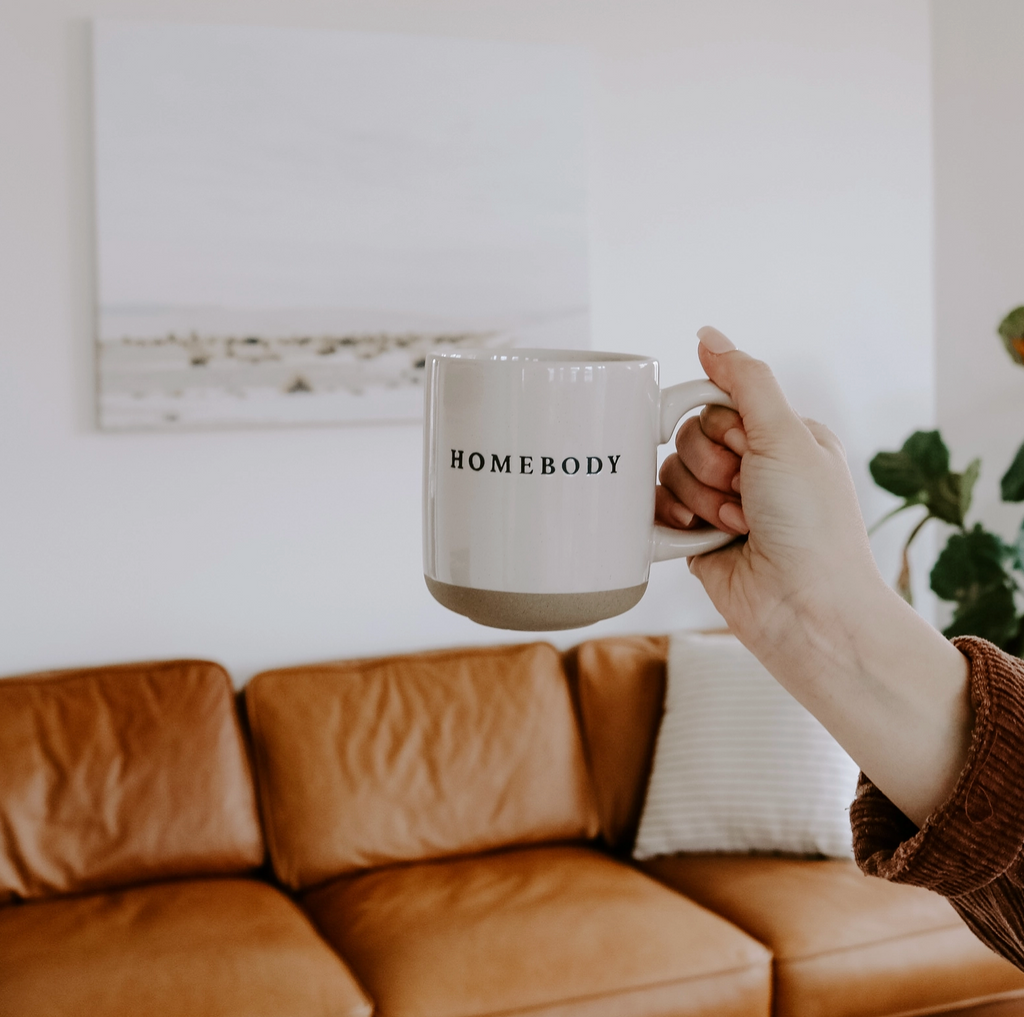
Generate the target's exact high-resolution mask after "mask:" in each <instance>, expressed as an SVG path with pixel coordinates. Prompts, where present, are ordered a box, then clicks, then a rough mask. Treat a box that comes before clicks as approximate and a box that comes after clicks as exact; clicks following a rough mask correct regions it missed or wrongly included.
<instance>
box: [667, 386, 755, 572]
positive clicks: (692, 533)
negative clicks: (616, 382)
mask: <svg viewBox="0 0 1024 1017" xmlns="http://www.w3.org/2000/svg"><path fill="white" fill-rule="evenodd" d="M707 405H712V406H728V407H729V409H731V410H734V409H736V404H735V403H734V402H733V401H732V400H731V399H730V398H729V397H728V396H727V395H726V394H725V393H724V392H723V391H722V390H721V389H720V388H719V387H718V386H717V385H715V384H714V383H713V382H710V381H707V380H706V379H704V378H699V379H697V380H696V381H684V382H683V383H682V384H681V385H671V386H669V387H668V388H665V389H662V390H661V418H660V426H661V435H660V441H661V444H662V445H664V444H665V443H666V442H668V441H671V440H672V435H673V434H675V431H676V426H677V425H678V424H679V421H680V420H681V419H682V418H683V414H685V413H689V412H690V410H695V409H696V408H697V407H698V406H707ZM735 539H736V534H734V533H726V532H724V531H723V530H716V529H715V528H714V527H713V526H702V527H701V528H700V529H698V530H675V529H673V528H672V527H671V526H661V525H660V524H658V523H655V524H654V527H653V532H652V534H651V561H668V560H669V559H671V558H688V557H689V556H690V555H692V554H704V553H705V552H706V551H715V550H717V549H718V548H720V547H724V546H725V545H726V544H728V543H730V542H731V541H733V540H735Z"/></svg>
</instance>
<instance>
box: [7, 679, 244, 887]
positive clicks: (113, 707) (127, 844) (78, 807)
mask: <svg viewBox="0 0 1024 1017" xmlns="http://www.w3.org/2000/svg"><path fill="white" fill-rule="evenodd" d="M262 859H263V838H262V834H261V832H260V826H259V818H258V815H257V812H256V797H255V790H254V787H253V781H252V774H251V771H250V769H249V764H248V760H247V758H246V753H245V746H244V744H243V741H242V732H241V727H240V724H239V719H238V714H237V712H236V709H235V702H234V697H233V692H232V689H231V683H230V681H229V679H228V676H227V674H226V673H225V672H224V670H223V669H222V668H220V667H219V666H218V665H216V664H210V663H206V662H204V661H171V662H164V663H154V664H129V665H122V666H118V667H105V668H92V669H89V670H78V671H63V672H51V673H47V674H43V675H30V676H26V677H23V678H7V679H4V680H2V681H0V897H7V898H10V897H21V898H25V899H33V898H41V897H51V896H56V895H59V894H67V893H79V892H83V891H87V890H96V889H103V888H109V887H115V886H121V885H125V884H129V883H136V882H142V881H145V880H151V879H160V878H165V877H172V876H187V875H213V874H221V873H238V872H243V871H246V870H249V869H253V868H256V867H257V866H259V864H260V863H261V861H262Z"/></svg>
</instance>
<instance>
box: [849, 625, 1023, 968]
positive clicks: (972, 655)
mask: <svg viewBox="0 0 1024 1017" xmlns="http://www.w3.org/2000/svg"><path fill="white" fill-rule="evenodd" d="M953 642H954V645H955V646H956V647H957V648H958V649H959V650H960V651H961V652H962V653H963V654H964V655H965V656H966V657H967V659H968V660H969V661H970V665H971V700H972V703H973V705H974V710H975V724H974V733H973V736H972V739H971V746H970V750H969V752H968V756H967V762H966V764H965V765H964V769H963V772H962V773H961V774H960V777H959V779H958V780H957V783H956V785H955V787H954V788H953V791H952V793H951V794H950V796H949V798H948V799H947V801H946V802H944V803H943V804H942V805H941V806H940V807H939V808H938V809H936V810H935V811H934V812H933V813H932V814H931V815H930V816H929V817H928V819H927V820H926V821H925V824H924V826H923V827H921V829H920V830H918V828H917V827H916V826H915V825H914V824H913V823H912V822H911V821H910V820H909V819H908V818H907V817H906V816H905V815H903V813H902V812H900V810H899V809H897V808H896V806H895V805H893V804H892V802H890V801H889V799H888V798H886V797H885V795H883V794H882V793H881V791H879V790H878V788H876V787H875V786H874V784H872V783H871V781H869V780H868V779H867V777H865V776H864V775H863V774H861V777H860V783H859V785H858V787H857V797H856V799H855V800H854V802H853V805H852V806H851V808H850V822H851V824H852V826H853V847H854V856H855V857H856V859H857V864H858V865H859V866H860V867H861V869H863V870H864V872H866V873H868V874H869V875H873V876H881V877H882V878H884V879H889V880H892V881H893V882H896V883H913V884H915V885H916V886H924V887H927V888H928V889H929V890H935V891H936V892H937V893H940V894H942V895H943V896H944V897H948V898H949V901H950V903H951V904H952V905H953V907H954V908H956V910H957V911H958V912H959V913H960V915H961V916H962V917H963V919H964V921H965V922H966V923H967V924H968V926H970V928H971V929H972V930H973V931H974V932H975V934H976V935H977V936H978V937H979V938H980V939H981V940H982V941H983V942H985V943H986V944H988V946H990V947H991V948H992V949H993V950H995V951H996V952H997V953H999V954H1002V955H1003V956H1004V957H1007V958H1008V959H1009V960H1011V961H1013V963H1014V964H1016V965H1017V966H1018V967H1020V968H1024V661H1022V660H1020V659H1018V658H1017V657H1011V656H1009V655H1008V654H1006V653H1003V652H1002V651H1001V650H999V649H998V648H997V647H995V646H993V645H992V644H991V643H988V642H986V641H985V640H983V639H977V638H974V637H960V638H957V639H955V640H953Z"/></svg>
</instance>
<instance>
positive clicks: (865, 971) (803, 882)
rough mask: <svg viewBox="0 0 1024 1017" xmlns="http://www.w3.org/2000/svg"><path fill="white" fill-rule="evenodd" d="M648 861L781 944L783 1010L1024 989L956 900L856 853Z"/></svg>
mask: <svg viewBox="0 0 1024 1017" xmlns="http://www.w3.org/2000/svg"><path fill="white" fill-rule="evenodd" d="M643 867H644V869H646V870H647V871H648V872H650V873H651V874H652V875H655V876H656V877H657V878H659V879H661V880H663V881H664V882H665V883H666V884H667V885H669V886H671V887H674V888H676V889H678V890H679V891H681V892H682V893H684V894H686V896H688V897H690V898H692V899H693V900H695V901H698V902H699V903H701V904H703V905H704V906H705V907H707V908H710V909H711V910H713V911H715V912H716V913H717V914H720V915H722V916H723V917H724V918H727V919H728V920H729V921H730V922H733V923H735V924H736V925H737V926H739V927H740V928H741V929H745V930H746V931H747V932H749V933H750V935H751V936H753V937H754V938H755V939H757V940H759V941H760V942H762V943H764V944H765V945H766V946H768V947H769V948H770V949H771V950H772V952H773V954H774V955H775V1014H776V1017H816V1015H822V1017H826V1015H827V1017H854V1015H856V1017H882V1015H892V1014H907V1013H917V1012H924V1011H926V1010H927V1011H928V1012H929V1013H931V1012H945V1011H946V1008H947V1007H953V1006H956V1005H957V1004H965V1003H967V1002H968V1001H971V1002H977V1001H979V1000H981V999H985V998H993V997H998V996H999V995H1001V994H1003V993H1011V992H1014V991H1019V990H1021V989H1024V972H1021V971H1018V970H1017V969H1016V968H1014V967H1013V965H1011V964H1010V963H1009V962H1008V961H1005V960H1003V959H1001V958H1000V957H998V956H997V955H996V954H994V953H992V952H991V951H990V950H989V949H988V948H987V947H985V946H983V945H982V944H981V942H979V941H978V940H977V939H976V938H975V937H974V935H973V934H972V933H971V932H970V930H969V929H968V928H967V926H966V925H964V923H963V922H962V921H961V919H960V917H959V916H958V915H957V914H956V912H955V911H954V910H953V908H952V907H951V906H950V905H949V903H948V902H947V901H946V900H944V899H943V898H942V897H939V896H938V895H937V894H934V893H931V892H930V891H928V890H923V889H921V888H919V887H913V886H906V885H898V884H895V883H888V882H886V881H884V880H881V879H874V878H872V877H869V876H865V875H863V874H862V873H861V872H860V870H859V869H858V868H857V867H856V865H855V864H854V863H853V862H849V861H844V860H835V859H832V860H821V861H816V860H805V859H795V858H774V857H773V858H768V857H756V856H736V855H677V856H671V857H664V858H656V859H652V860H650V861H649V862H645V863H643Z"/></svg>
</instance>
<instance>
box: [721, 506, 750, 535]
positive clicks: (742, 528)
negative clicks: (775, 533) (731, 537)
mask: <svg viewBox="0 0 1024 1017" xmlns="http://www.w3.org/2000/svg"><path fill="white" fill-rule="evenodd" d="M718 518H719V519H720V520H721V521H722V524H723V525H724V526H728V527H729V529H730V530H735V531H736V532H737V533H749V532H750V527H749V526H747V519H746V516H744V515H743V509H741V508H740V507H739V505H737V504H736V503H735V502H732V501H727V502H726V503H725V504H724V505H723V506H722V507H721V508H720V509H719V510H718Z"/></svg>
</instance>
